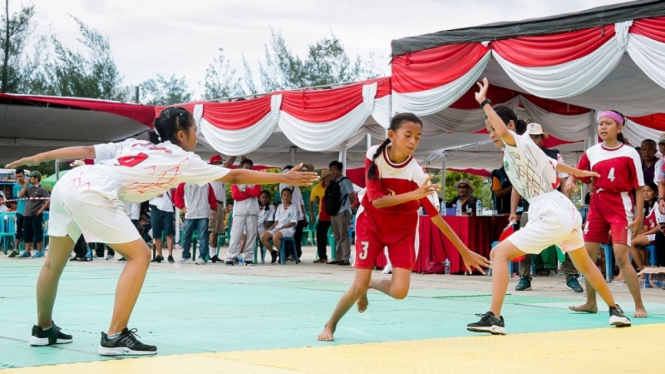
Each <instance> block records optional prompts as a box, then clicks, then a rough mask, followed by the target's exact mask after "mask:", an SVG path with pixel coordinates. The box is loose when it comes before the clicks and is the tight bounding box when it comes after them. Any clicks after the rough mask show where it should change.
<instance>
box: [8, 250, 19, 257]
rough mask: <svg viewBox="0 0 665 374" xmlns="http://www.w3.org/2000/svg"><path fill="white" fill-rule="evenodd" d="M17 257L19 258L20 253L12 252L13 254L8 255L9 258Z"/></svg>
mask: <svg viewBox="0 0 665 374" xmlns="http://www.w3.org/2000/svg"><path fill="white" fill-rule="evenodd" d="M16 256H18V252H16V251H12V253H10V254H9V255H7V257H16Z"/></svg>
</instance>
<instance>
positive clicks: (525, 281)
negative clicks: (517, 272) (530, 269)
mask: <svg viewBox="0 0 665 374" xmlns="http://www.w3.org/2000/svg"><path fill="white" fill-rule="evenodd" d="M515 291H531V280H529V278H528V277H524V276H522V277H520V281H519V283H517V286H515Z"/></svg>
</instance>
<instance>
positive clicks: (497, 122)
mask: <svg viewBox="0 0 665 374" xmlns="http://www.w3.org/2000/svg"><path fill="white" fill-rule="evenodd" d="M476 84H477V85H478V88H479V89H480V90H479V91H478V92H476V101H478V104H482V103H483V102H484V101H485V99H487V90H488V89H489V87H490V84H489V82H488V81H487V78H483V82H482V83H480V82H478V83H476ZM482 109H483V110H484V111H485V115H487V118H488V119H489V120H490V123H492V127H494V131H495V132H496V134H497V135H499V137H501V139H502V140H503V142H504V143H506V144H508V145H509V146H511V147H514V146H515V138H513V134H512V133H511V132H510V131H509V130H508V128H507V127H506V124H505V123H503V120H502V119H501V117H499V115H498V114H496V112H495V111H494V108H492V106H491V105H490V104H489V102H488V103H486V104H485V105H483V106H482Z"/></svg>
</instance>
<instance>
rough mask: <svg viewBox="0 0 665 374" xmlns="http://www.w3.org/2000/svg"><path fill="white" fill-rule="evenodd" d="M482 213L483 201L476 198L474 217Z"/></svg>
mask: <svg viewBox="0 0 665 374" xmlns="http://www.w3.org/2000/svg"><path fill="white" fill-rule="evenodd" d="M482 214H483V203H482V202H481V201H480V199H478V200H477V201H476V217H480V216H481V215H482Z"/></svg>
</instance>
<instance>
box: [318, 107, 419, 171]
mask: <svg viewBox="0 0 665 374" xmlns="http://www.w3.org/2000/svg"><path fill="white" fill-rule="evenodd" d="M404 122H413V123H417V124H419V125H420V127H423V121H421V120H420V118H418V116H416V115H415V114H413V113H400V114H397V115H395V116H394V117H393V118H392V119H391V120H390V127H388V130H393V132H395V131H397V130H399V128H400V127H402V124H403V123H404ZM388 144H390V139H388V138H386V140H384V141H383V143H381V145H380V146H379V148H377V150H376V152H374V156H372V163H371V164H370V165H369V168H368V169H367V179H379V175H378V173H377V172H376V162H375V160H376V158H377V157H379V155H381V153H382V152H383V150H384V149H386V147H387V146H388ZM331 165H332V163H331Z"/></svg>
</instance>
